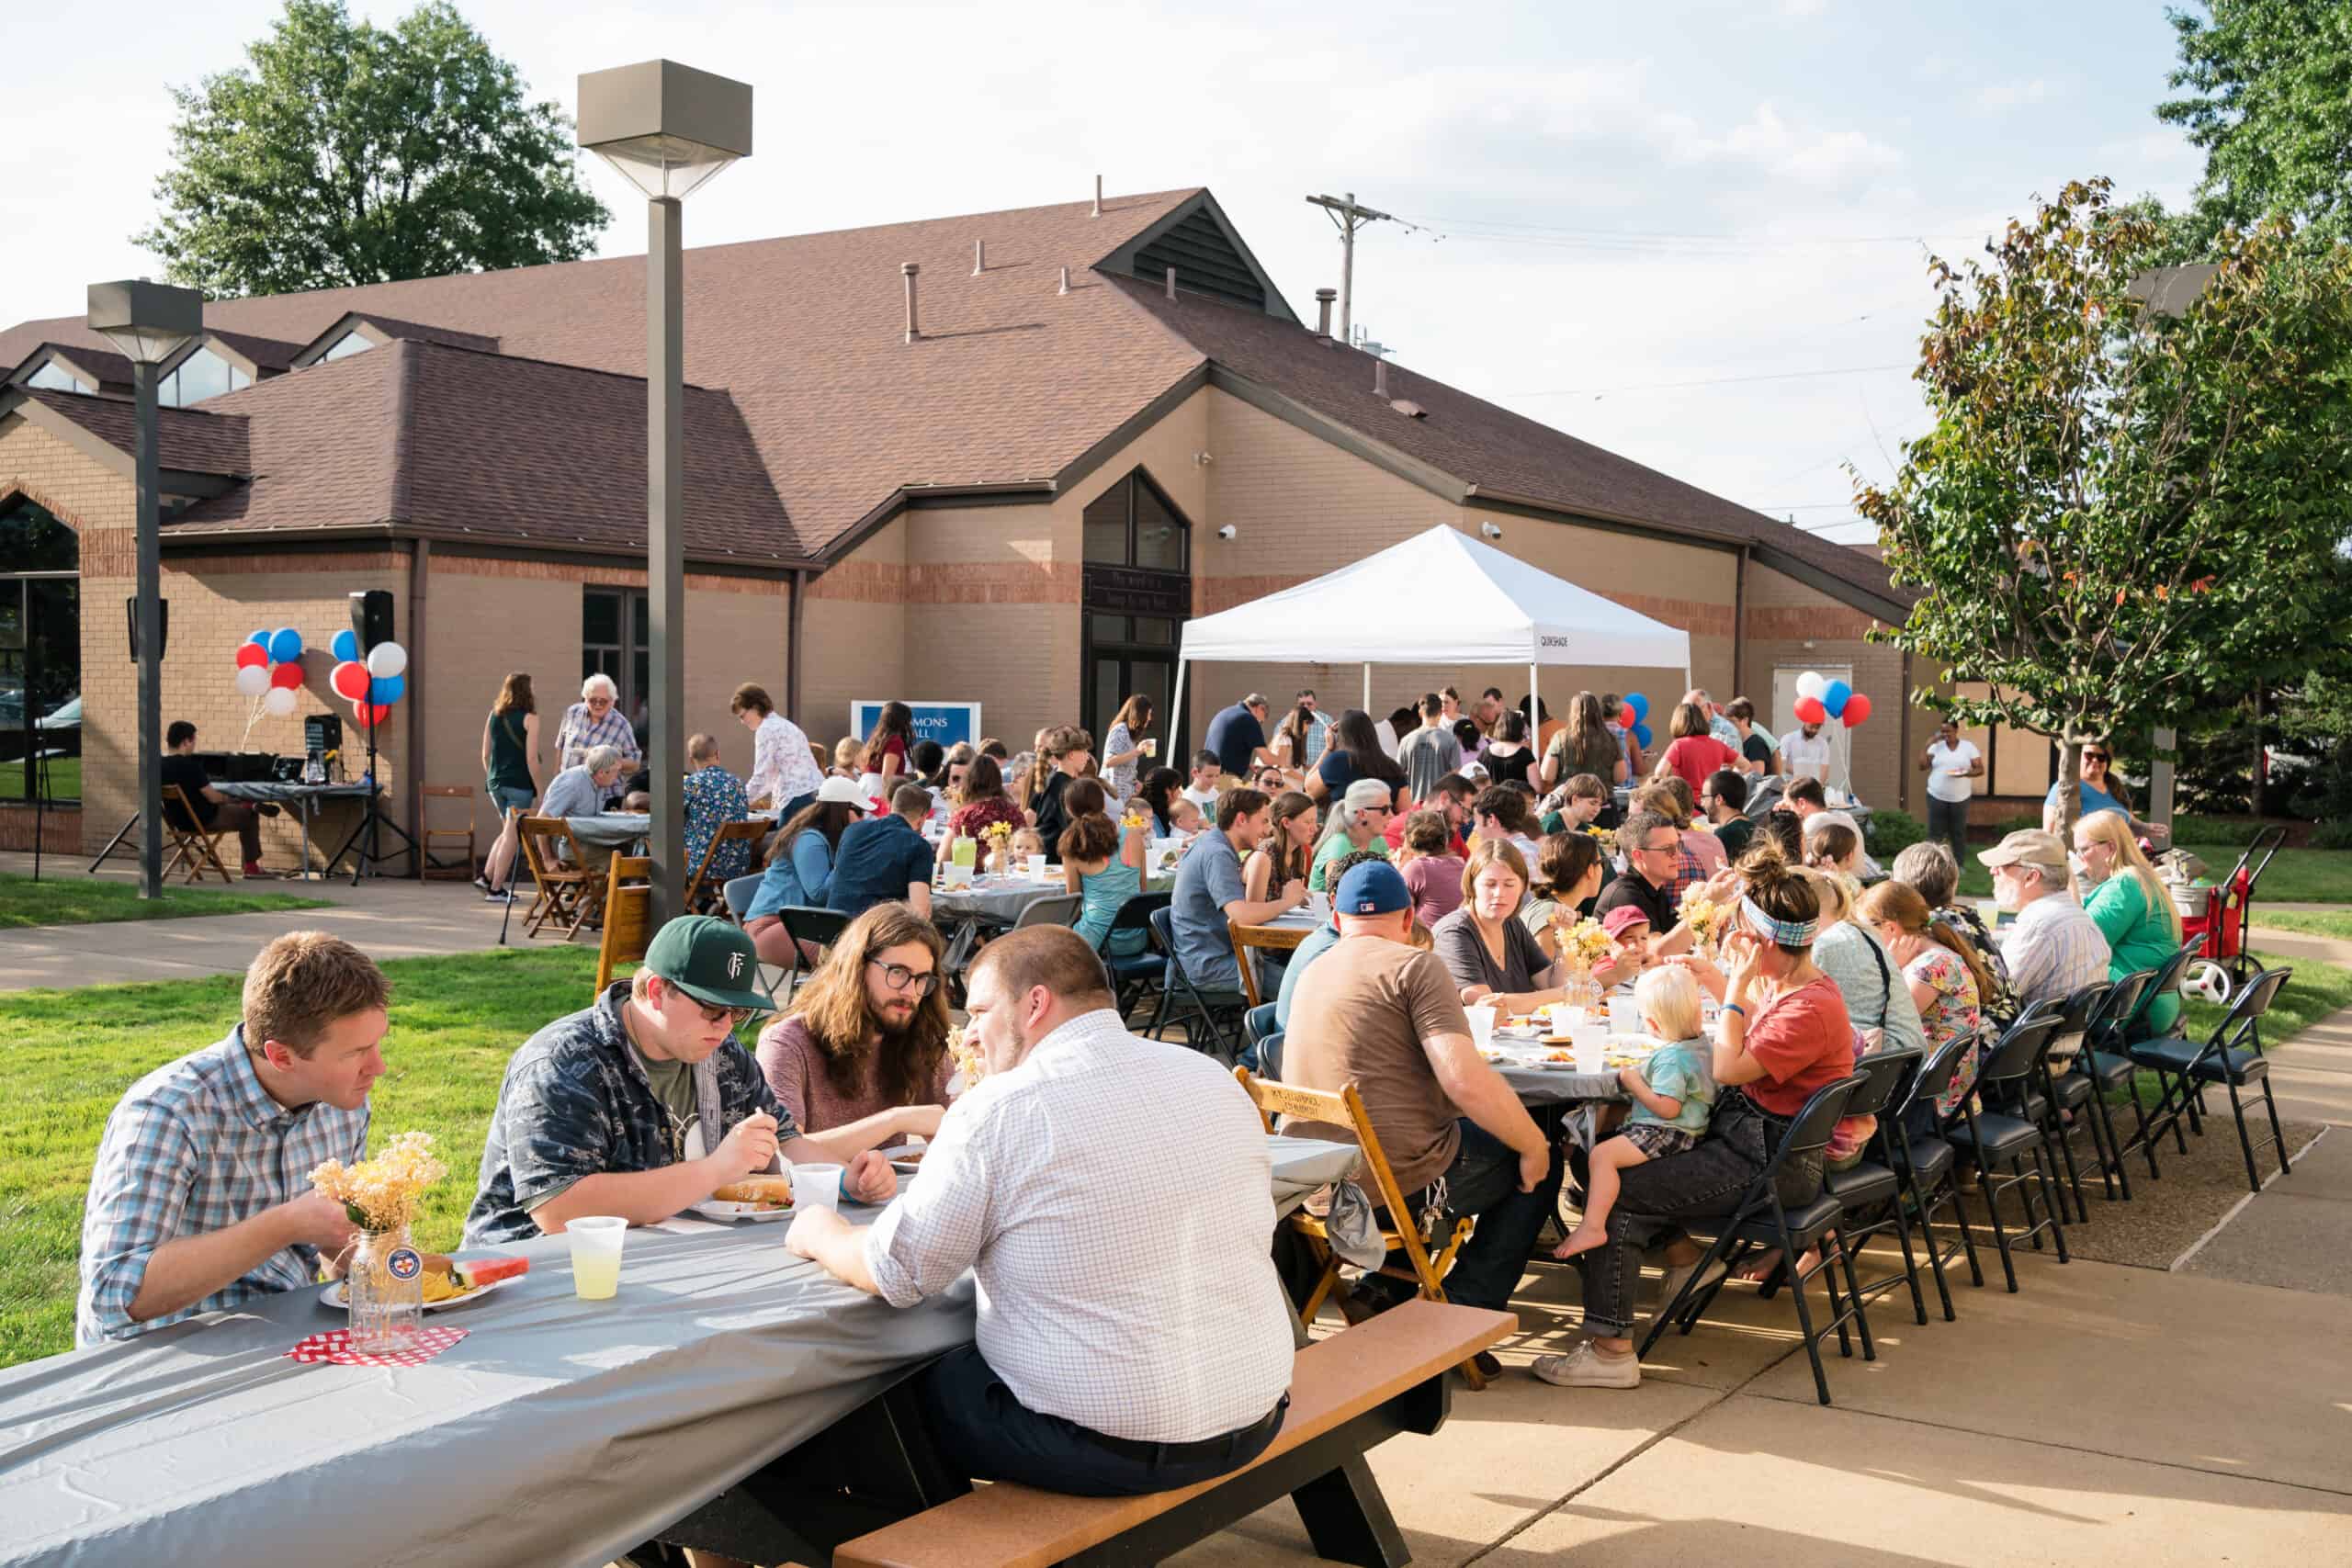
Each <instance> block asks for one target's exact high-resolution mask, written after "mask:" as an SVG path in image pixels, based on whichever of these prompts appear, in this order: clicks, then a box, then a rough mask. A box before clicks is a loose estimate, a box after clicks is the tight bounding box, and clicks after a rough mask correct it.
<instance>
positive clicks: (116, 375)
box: [7, 333, 131, 389]
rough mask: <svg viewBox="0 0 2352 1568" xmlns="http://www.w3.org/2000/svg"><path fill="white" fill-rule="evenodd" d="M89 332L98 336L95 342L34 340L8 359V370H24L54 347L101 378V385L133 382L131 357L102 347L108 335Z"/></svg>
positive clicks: (63, 357) (14, 373)
mask: <svg viewBox="0 0 2352 1568" xmlns="http://www.w3.org/2000/svg"><path fill="white" fill-rule="evenodd" d="M90 336H91V337H92V338H93V339H95V340H96V342H94V343H56V342H45V343H37V344H33V345H32V346H31V347H30V348H28V349H27V350H25V352H24V353H22V354H19V355H16V356H15V357H14V358H12V359H9V360H8V361H7V363H8V374H9V375H10V376H12V377H13V376H14V375H16V373H17V371H19V370H22V369H23V368H24V367H26V366H28V365H29V364H31V363H32V361H34V360H35V359H37V358H39V357H40V355H42V354H43V353H44V352H47V351H49V350H51V349H54V350H55V351H56V352H57V355H58V357H60V358H62V359H66V360H70V361H72V362H73V364H74V367H75V368H77V369H82V370H86V371H88V372H89V373H90V374H91V375H93V376H96V378H98V385H99V387H100V388H101V389H103V388H107V387H128V386H130V375H131V370H130V360H129V359H128V358H126V357H124V356H123V355H119V354H117V353H116V352H115V351H114V350H112V349H110V348H100V347H98V346H96V345H97V344H102V343H104V342H106V339H104V338H101V337H98V336H97V334H96V333H91V334H90Z"/></svg>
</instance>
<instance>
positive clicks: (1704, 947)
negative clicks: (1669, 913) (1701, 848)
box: [1680, 882, 1732, 954]
mask: <svg viewBox="0 0 2352 1568" xmlns="http://www.w3.org/2000/svg"><path fill="white" fill-rule="evenodd" d="M1680 914H1681V918H1682V922H1683V923H1684V924H1685V925H1687V926H1689V927H1690V928H1691V941H1692V942H1696V943H1697V944H1698V947H1699V951H1700V952H1701V953H1704V954H1712V953H1713V952H1714V951H1715V949H1716V947H1717V946H1718V945H1719V944H1720V943H1721V942H1723V939H1724V933H1725V932H1727V931H1730V930H1731V922H1732V907H1731V906H1730V905H1729V904H1721V903H1717V902H1716V901H1715V900H1714V899H1713V898H1710V897H1707V886H1706V884H1705V883H1703V882H1702V883H1699V884H1697V885H1695V886H1692V887H1691V888H1690V889H1688V890H1687V891H1685V892H1684V893H1683V895H1682V905H1681V909H1680Z"/></svg>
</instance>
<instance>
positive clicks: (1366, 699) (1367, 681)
mask: <svg viewBox="0 0 2352 1568" xmlns="http://www.w3.org/2000/svg"><path fill="white" fill-rule="evenodd" d="M1363 711H1364V712H1366V713H1370V712H1371V711H1372V666H1371V665H1369V664H1367V665H1365V666H1364V667H1363Z"/></svg>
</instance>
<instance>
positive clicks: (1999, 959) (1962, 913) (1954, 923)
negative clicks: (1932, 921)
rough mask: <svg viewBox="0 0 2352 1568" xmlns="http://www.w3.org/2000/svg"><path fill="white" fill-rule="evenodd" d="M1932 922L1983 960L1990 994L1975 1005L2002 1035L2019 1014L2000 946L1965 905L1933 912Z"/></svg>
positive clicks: (1981, 920) (1976, 914)
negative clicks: (1948, 929)
mask: <svg viewBox="0 0 2352 1568" xmlns="http://www.w3.org/2000/svg"><path fill="white" fill-rule="evenodd" d="M1935 918H1936V919H1939V920H1941V921H1943V923H1944V924H1946V925H1948V926H1950V927H1951V929H1952V931H1953V932H1954V933H1955V934H1956V935H1958V936H1960V937H1961V938H1962V940H1964V941H1966V942H1968V944H1969V945H1970V946H1972V947H1973V948H1975V949H1976V956H1977V957H1978V958H1980V959H1983V960H1984V962H1985V973H1986V974H1988V975H1990V976H1993V994H1992V995H1991V996H1988V997H1982V998H1978V1001H1979V1004H1980V1005H1981V1006H1982V1007H1983V1009H1984V1012H1985V1018H1986V1019H1987V1020H1989V1021H1991V1023H1992V1025H1993V1027H1994V1029H1995V1030H1996V1031H2006V1030H2007V1028H2008V1027H2009V1025H2011V1024H2013V1023H2015V1022H2016V1021H2018V1012H2019V1011H2020V1010H2021V1009H2020V1007H2019V1005H2018V994H2017V991H2016V988H2015V987H2012V986H2010V984H2009V961H2008V960H2007V958H2006V957H2004V956H2003V955H2002V953H2001V944H2000V943H1999V942H1995V941H1994V940H1993V933H1992V932H1991V931H1987V930H1985V919H1984V917H1983V916H1981V915H1979V914H1978V913H1977V912H1976V911H1975V909H1974V908H1972V907H1971V906H1969V905H1966V904H1947V905H1945V906H1944V907H1943V908H1940V909H1938V910H1937V911H1936V912H1935Z"/></svg>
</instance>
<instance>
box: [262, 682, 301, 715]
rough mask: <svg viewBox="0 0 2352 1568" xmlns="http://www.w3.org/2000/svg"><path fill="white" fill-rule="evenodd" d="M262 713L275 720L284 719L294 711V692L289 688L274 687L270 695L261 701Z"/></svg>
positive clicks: (270, 690)
mask: <svg viewBox="0 0 2352 1568" xmlns="http://www.w3.org/2000/svg"><path fill="white" fill-rule="evenodd" d="M261 706H262V711H263V712H264V713H266V714H268V715H269V716H271V717H273V718H284V717H285V716H287V715H288V714H290V713H292V712H293V711H294V692H293V689H292V688H291V687H288V686H272V687H271V688H270V689H269V695H267V696H266V697H264V698H262V700H261Z"/></svg>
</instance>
